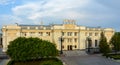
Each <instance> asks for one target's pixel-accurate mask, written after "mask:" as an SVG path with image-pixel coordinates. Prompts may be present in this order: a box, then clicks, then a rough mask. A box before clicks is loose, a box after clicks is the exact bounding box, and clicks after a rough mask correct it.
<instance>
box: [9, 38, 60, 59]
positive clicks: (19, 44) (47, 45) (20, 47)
mask: <svg viewBox="0 0 120 65" xmlns="http://www.w3.org/2000/svg"><path fill="white" fill-rule="evenodd" d="M7 54H8V55H9V56H10V58H11V59H12V60H14V61H27V60H33V59H40V58H44V57H46V58H47V57H55V56H57V55H58V50H57V49H56V46H55V44H54V43H51V42H49V41H45V40H42V39H39V38H25V37H19V38H17V39H15V40H13V41H11V42H10V45H9V46H8V50H7Z"/></svg>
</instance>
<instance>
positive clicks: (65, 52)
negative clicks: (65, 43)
mask: <svg viewBox="0 0 120 65" xmlns="http://www.w3.org/2000/svg"><path fill="white" fill-rule="evenodd" d="M63 54H64V55H65V56H80V55H87V53H86V51H81V50H74V51H63Z"/></svg>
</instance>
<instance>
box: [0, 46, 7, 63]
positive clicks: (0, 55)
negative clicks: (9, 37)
mask: <svg viewBox="0 0 120 65" xmlns="http://www.w3.org/2000/svg"><path fill="white" fill-rule="evenodd" d="M8 61H9V59H8V56H7V55H6V54H5V53H3V52H2V48H0V65H6V64H7V62H8Z"/></svg>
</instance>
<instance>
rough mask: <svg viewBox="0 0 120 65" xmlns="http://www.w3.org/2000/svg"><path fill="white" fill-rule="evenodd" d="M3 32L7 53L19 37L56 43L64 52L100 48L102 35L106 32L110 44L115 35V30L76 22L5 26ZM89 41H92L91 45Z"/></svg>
mask: <svg viewBox="0 0 120 65" xmlns="http://www.w3.org/2000/svg"><path fill="white" fill-rule="evenodd" d="M2 32H3V36H2V38H3V51H4V52H5V51H6V50H7V47H8V45H9V42H10V41H12V40H14V39H16V38H17V37H38V38H40V39H43V40H48V41H51V42H53V43H55V44H56V46H57V49H58V50H60V49H61V47H62V49H63V50H77V49H86V48H88V47H92V48H98V46H99V39H100V33H101V32H104V34H105V36H106V38H107V41H108V42H109V40H110V39H111V37H112V36H113V34H114V29H112V28H100V27H86V26H80V25H76V24H75V20H64V22H63V24H54V25H53V24H52V25H18V24H15V25H5V26H3V27H2ZM61 38H62V40H63V41H62V46H61V41H60V39H61ZM88 39H90V40H91V41H90V42H91V43H90V44H89V41H88Z"/></svg>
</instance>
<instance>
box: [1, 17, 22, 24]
mask: <svg viewBox="0 0 120 65" xmlns="http://www.w3.org/2000/svg"><path fill="white" fill-rule="evenodd" d="M0 21H1V25H2V24H13V23H20V22H22V20H21V19H20V18H19V17H16V16H12V15H0Z"/></svg>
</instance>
